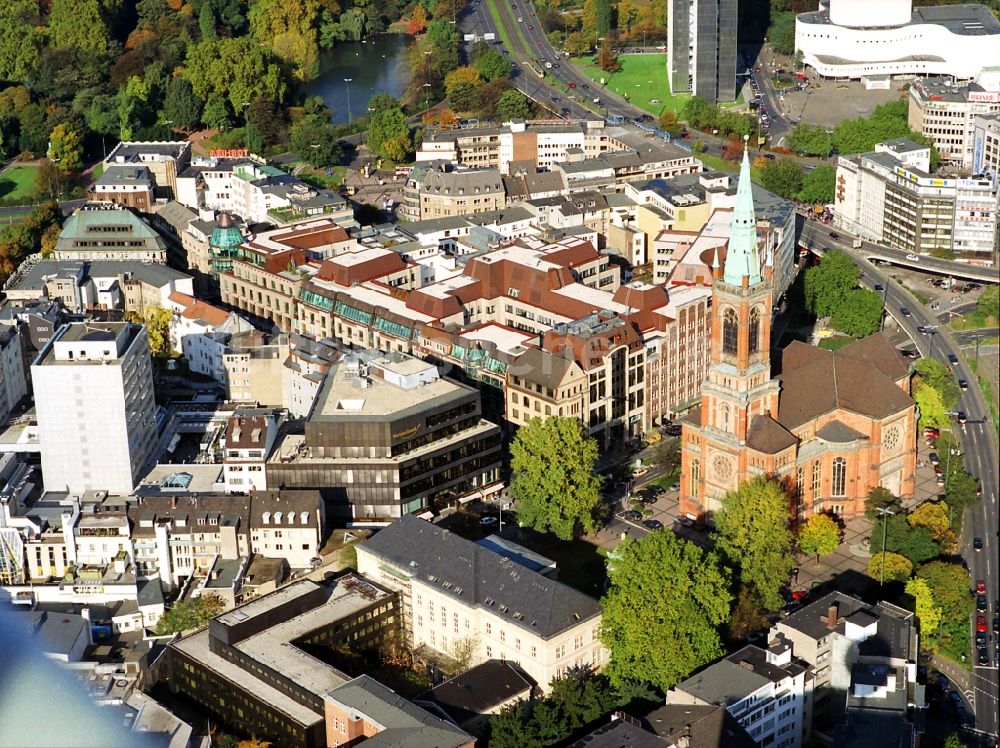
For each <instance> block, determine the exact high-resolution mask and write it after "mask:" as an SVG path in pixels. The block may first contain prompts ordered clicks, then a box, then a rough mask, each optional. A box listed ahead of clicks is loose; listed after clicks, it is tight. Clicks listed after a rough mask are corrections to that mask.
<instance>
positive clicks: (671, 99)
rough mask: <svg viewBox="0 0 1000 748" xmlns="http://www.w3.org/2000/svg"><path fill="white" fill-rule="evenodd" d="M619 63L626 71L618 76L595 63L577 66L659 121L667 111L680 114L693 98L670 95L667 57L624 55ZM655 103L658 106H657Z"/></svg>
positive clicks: (580, 63)
mask: <svg viewBox="0 0 1000 748" xmlns="http://www.w3.org/2000/svg"><path fill="white" fill-rule="evenodd" d="M618 62H619V63H620V64H621V66H622V69H621V71H619V72H617V73H606V72H604V71H603V70H601V69H600V68H599V67H597V65H595V64H594V63H593V62H592V61H589V62H583V61H580V62H577V63H576V64H577V65H579V67H580V69H581V70H583V72H584V74H586V75H587V76H588V77H589V78H590V79H591V80H593V81H595V82H596V83H598V85H600V81H601V78H604V80H605V87H606V88H610V89H611V90H612V91H614V92H615V93H617V94H618V95H619V96H623V97H625V98H627V99H628V100H629V102H630V103H631V104H633V105H634V106H637V107H639V108H640V109H645V110H646V111H647V112H649V113H650V114H652V115H653V116H655V117H659V116H660V114H661V113H662V112H663V111H664V110H667V109H669V110H670V111H673V112H680V110H681V108H682V107H683V106H684V103H685V102H686V101H687V100H688V99H690V98H691V95H690V94H676V95H675V94H672V93H670V84H669V82H668V80H667V56H666V55H661V54H652V55H621V56H620V57H619V58H618ZM653 100H656V101H657V102H658V103H656V104H654V103H653Z"/></svg>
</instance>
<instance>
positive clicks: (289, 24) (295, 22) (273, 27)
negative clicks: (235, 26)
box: [248, 0, 320, 81]
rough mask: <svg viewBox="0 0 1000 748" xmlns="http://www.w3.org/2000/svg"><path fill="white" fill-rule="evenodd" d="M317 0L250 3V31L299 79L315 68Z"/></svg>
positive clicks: (316, 65) (318, 9) (313, 73)
mask: <svg viewBox="0 0 1000 748" xmlns="http://www.w3.org/2000/svg"><path fill="white" fill-rule="evenodd" d="M319 18H320V2H319V0H256V2H254V3H252V4H251V5H250V12H249V13H248V19H249V21H250V33H251V35H252V36H253V37H254V39H256V40H257V42H258V43H260V44H263V45H265V46H266V47H268V48H269V49H270V50H271V52H273V53H274V56H275V57H277V58H278V59H279V60H281V61H282V62H284V63H285V64H286V65H287V66H288V67H289V68H290V69H291V70H292V74H293V75H294V76H295V77H296V78H297V79H299V80H303V81H305V80H310V79H312V78H314V77H315V76H316V74H317V73H318V72H319V36H318V31H319Z"/></svg>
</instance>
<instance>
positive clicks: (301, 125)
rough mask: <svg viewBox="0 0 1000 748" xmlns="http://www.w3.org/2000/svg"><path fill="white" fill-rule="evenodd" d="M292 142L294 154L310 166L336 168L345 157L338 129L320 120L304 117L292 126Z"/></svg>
mask: <svg viewBox="0 0 1000 748" xmlns="http://www.w3.org/2000/svg"><path fill="white" fill-rule="evenodd" d="M290 140H291V143H290V145H291V148H292V152H293V153H294V154H295V155H296V156H298V157H299V158H300V159H302V160H303V161H305V162H306V163H307V164H309V165H310V166H314V167H319V168H325V167H329V166H336V165H337V164H339V163H340V159H341V157H342V156H343V152H342V150H341V148H340V142H339V140H338V138H337V131H336V129H335V128H334V127H333V125H331V124H330V123H328V122H324V121H323V120H321V119H319V118H314V117H304V118H303V119H302V120H300V121H299V122H296V123H295V124H294V125H292V129H291V132H290Z"/></svg>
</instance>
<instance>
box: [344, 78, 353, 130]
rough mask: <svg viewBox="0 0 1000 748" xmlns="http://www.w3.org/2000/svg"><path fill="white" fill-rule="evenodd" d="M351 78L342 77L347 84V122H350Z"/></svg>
mask: <svg viewBox="0 0 1000 748" xmlns="http://www.w3.org/2000/svg"><path fill="white" fill-rule="evenodd" d="M353 80H354V79H353V78H344V83H345V84H347V124H348V125H350V124H351V81H353Z"/></svg>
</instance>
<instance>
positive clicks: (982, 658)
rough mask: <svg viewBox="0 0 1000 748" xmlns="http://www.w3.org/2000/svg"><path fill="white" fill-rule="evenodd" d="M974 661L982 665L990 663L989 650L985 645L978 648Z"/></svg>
mask: <svg viewBox="0 0 1000 748" xmlns="http://www.w3.org/2000/svg"><path fill="white" fill-rule="evenodd" d="M976 662H977V663H978V664H979V665H981V666H983V667H986V666H988V665H989V664H990V652H989V650H988V649H987V648H986V646H985V645H984V646H982V647H980V648H979V653H978V655H977V656H976Z"/></svg>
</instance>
